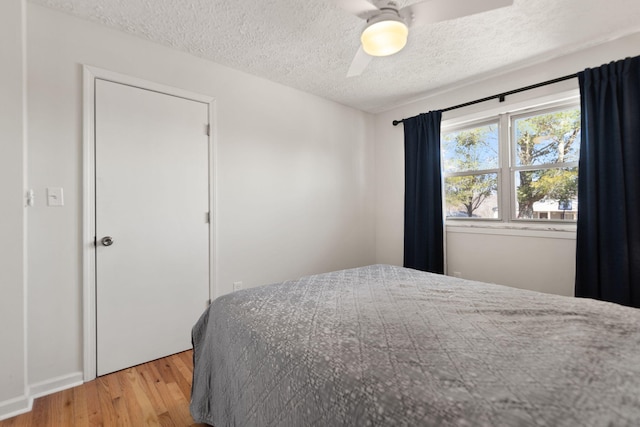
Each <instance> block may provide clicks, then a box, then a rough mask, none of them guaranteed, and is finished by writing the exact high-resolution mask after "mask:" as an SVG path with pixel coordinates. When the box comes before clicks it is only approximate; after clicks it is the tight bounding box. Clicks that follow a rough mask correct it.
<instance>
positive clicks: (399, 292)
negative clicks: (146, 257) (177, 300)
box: [191, 265, 640, 427]
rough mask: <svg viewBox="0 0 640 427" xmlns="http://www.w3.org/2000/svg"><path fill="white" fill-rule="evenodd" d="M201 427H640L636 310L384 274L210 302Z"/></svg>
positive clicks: (345, 275) (196, 386) (201, 363)
mask: <svg viewBox="0 0 640 427" xmlns="http://www.w3.org/2000/svg"><path fill="white" fill-rule="evenodd" d="M193 343H194V361H195V369H194V377H193V390H192V398H191V414H192V415H193V418H194V419H195V420H196V421H197V422H205V423H209V424H213V425H215V426H216V427H224V426H231V425H232V426H292V427H302V426H356V425H363V426H364V425H384V426H520V425H522V426H529V425H531V426H583V425H584V426H640V310H637V309H632V308H627V307H622V306H619V305H615V304H610V303H604V302H599V301H593V300H587V299H578V298H568V297H559V296H552V295H546V294H540V293H536V292H530V291H524V290H519V289H514V288H509V287H505V286H499V285H491V284H486V283H479V282H472V281H467V280H461V279H454V278H451V277H446V276H440V275H434V274H429V273H423V272H419V271H415V270H410V269H404V268H400V267H393V266H386V265H374V266H369V267H363V268H356V269H351V270H344V271H338V272H333V273H327V274H320V275H315V276H309V277H304V278H301V279H299V280H294V281H288V282H283V283H277V284H273V285H267V286H262V287H258V288H254V289H248V290H243V291H239V292H235V293H232V294H229V295H225V296H222V297H220V298H218V299H216V300H215V301H214V302H213V303H212V304H211V306H210V307H209V308H208V310H207V311H206V312H205V313H204V314H203V316H202V317H201V318H200V320H199V321H198V323H197V324H196V325H195V327H194V328H193Z"/></svg>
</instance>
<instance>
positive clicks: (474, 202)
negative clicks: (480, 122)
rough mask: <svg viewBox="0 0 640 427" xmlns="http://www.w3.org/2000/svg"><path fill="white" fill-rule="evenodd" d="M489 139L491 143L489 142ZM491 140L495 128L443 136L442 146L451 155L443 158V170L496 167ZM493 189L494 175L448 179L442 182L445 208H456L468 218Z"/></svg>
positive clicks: (496, 154) (493, 142) (494, 188)
mask: <svg viewBox="0 0 640 427" xmlns="http://www.w3.org/2000/svg"><path fill="white" fill-rule="evenodd" d="M494 135H495V136H494ZM491 136H493V137H494V140H491ZM495 137H497V131H496V128H495V126H484V127H478V128H474V129H469V130H464V131H460V132H456V133H451V134H448V135H446V136H445V141H444V142H445V146H446V147H448V148H449V149H450V151H451V153H450V155H449V156H447V159H445V169H448V170H453V171H467V170H468V171H473V170H481V169H486V168H487V165H490V166H491V167H493V168H497V166H498V153H497V140H495ZM497 188H498V177H497V174H495V173H490V174H477V175H465V176H455V177H448V178H446V180H445V198H446V202H447V206H450V207H454V208H456V209H459V210H461V211H463V212H465V213H466V215H467V216H468V217H472V216H473V215H474V212H475V211H476V210H477V209H478V208H479V207H480V206H482V203H483V202H484V201H485V200H486V199H487V198H488V197H490V196H491V195H492V194H494V193H495V191H496V190H497Z"/></svg>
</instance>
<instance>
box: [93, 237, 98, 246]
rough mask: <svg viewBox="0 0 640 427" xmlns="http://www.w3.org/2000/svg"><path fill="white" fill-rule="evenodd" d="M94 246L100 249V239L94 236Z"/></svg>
mask: <svg viewBox="0 0 640 427" xmlns="http://www.w3.org/2000/svg"><path fill="white" fill-rule="evenodd" d="M93 246H94V247H96V248H97V247H98V238H97V237H96V236H93Z"/></svg>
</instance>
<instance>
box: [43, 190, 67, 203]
mask: <svg viewBox="0 0 640 427" xmlns="http://www.w3.org/2000/svg"><path fill="white" fill-rule="evenodd" d="M63 205H64V197H63V195H62V188H61V187H48V188H47V206H63Z"/></svg>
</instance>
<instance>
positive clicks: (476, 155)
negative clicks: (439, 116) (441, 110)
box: [441, 101, 580, 222]
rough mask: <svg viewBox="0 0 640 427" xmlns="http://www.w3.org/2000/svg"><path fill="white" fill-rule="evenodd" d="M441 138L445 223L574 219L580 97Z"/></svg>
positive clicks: (452, 130) (455, 129)
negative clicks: (449, 221)
mask: <svg viewBox="0 0 640 427" xmlns="http://www.w3.org/2000/svg"><path fill="white" fill-rule="evenodd" d="M441 140H442V164H443V181H444V199H445V200H444V204H445V208H444V209H445V216H446V218H447V220H474V221H478V220H479V221H482V220H488V221H498V222H522V221H532V222H550V221H558V222H575V221H576V219H577V211H578V160H579V155H580V108H579V105H578V104H577V103H576V102H575V101H574V102H572V103H565V104H561V105H555V106H554V107H552V108H536V109H528V110H521V111H518V112H514V113H504V114H500V115H497V116H494V117H489V118H486V119H483V120H479V121H474V122H471V123H466V124H464V125H459V126H455V127H450V128H444V129H443V132H442V138H441Z"/></svg>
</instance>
